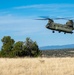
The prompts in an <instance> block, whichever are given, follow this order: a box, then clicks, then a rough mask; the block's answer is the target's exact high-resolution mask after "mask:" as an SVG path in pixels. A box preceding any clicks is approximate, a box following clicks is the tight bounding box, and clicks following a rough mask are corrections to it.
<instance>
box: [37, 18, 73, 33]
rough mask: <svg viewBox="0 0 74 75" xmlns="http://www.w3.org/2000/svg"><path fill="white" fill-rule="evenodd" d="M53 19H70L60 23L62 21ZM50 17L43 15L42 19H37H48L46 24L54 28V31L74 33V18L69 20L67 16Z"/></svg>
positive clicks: (51, 28)
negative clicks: (58, 21)
mask: <svg viewBox="0 0 74 75" xmlns="http://www.w3.org/2000/svg"><path fill="white" fill-rule="evenodd" d="M53 19H56V20H59V19H65V20H68V21H67V22H66V24H60V23H55V22H54V20H53ZM53 19H52V18H49V17H42V19H37V20H48V23H47V24H46V26H45V27H46V28H47V29H50V30H52V33H55V31H58V32H59V33H60V32H64V34H66V33H71V34H72V33H73V30H74V22H73V20H71V19H70V20H69V19H67V18H53Z"/></svg>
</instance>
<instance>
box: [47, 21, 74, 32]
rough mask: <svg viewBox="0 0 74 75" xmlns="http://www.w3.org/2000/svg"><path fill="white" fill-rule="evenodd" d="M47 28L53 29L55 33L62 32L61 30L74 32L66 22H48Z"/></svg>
mask: <svg viewBox="0 0 74 75" xmlns="http://www.w3.org/2000/svg"><path fill="white" fill-rule="evenodd" d="M46 28H47V29H51V30H53V33H54V31H58V32H59V33H60V32H64V33H73V32H72V30H73V28H72V27H69V26H67V25H66V24H59V23H54V22H53V23H48V24H47V25H46Z"/></svg>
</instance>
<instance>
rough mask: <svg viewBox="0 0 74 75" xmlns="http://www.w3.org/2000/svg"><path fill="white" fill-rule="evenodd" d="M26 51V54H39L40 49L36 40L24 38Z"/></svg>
mask: <svg viewBox="0 0 74 75" xmlns="http://www.w3.org/2000/svg"><path fill="white" fill-rule="evenodd" d="M25 46H26V49H27V50H26V53H27V55H28V56H32V57H33V56H38V55H39V54H40V50H39V48H38V45H37V43H36V42H33V41H32V40H31V39H30V38H26V41H25Z"/></svg>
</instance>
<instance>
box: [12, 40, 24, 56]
mask: <svg viewBox="0 0 74 75" xmlns="http://www.w3.org/2000/svg"><path fill="white" fill-rule="evenodd" d="M23 48H24V45H23V42H22V41H18V42H16V43H15V44H14V47H13V54H14V55H15V56H24V49H23Z"/></svg>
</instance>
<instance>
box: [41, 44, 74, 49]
mask: <svg viewBox="0 0 74 75" xmlns="http://www.w3.org/2000/svg"><path fill="white" fill-rule="evenodd" d="M66 48H74V44H68V45H54V46H43V47H40V50H49V49H50V50H51V49H66Z"/></svg>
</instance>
